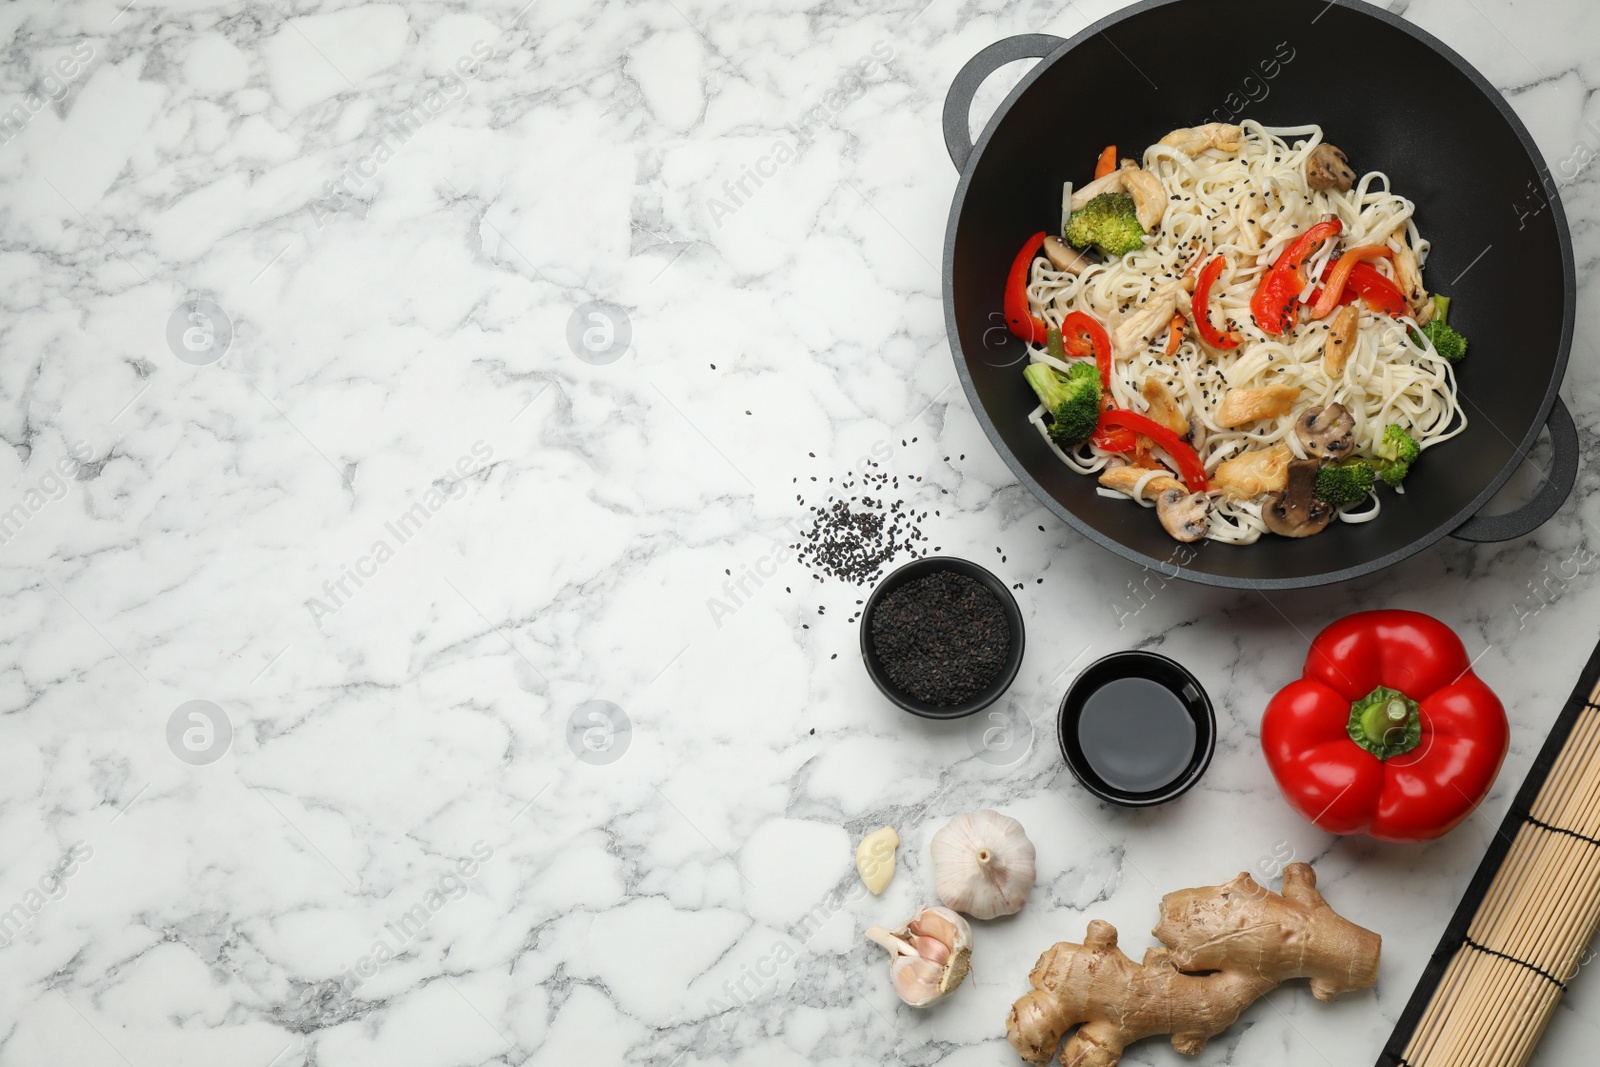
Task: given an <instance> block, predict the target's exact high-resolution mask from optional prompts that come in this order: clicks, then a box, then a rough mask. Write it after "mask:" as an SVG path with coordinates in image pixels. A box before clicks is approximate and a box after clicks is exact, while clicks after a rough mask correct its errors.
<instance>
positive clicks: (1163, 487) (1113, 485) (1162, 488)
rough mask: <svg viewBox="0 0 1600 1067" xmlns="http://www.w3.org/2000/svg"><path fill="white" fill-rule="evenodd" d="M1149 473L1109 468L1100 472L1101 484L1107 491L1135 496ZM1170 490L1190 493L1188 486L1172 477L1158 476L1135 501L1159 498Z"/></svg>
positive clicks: (1130, 469)
mask: <svg viewBox="0 0 1600 1067" xmlns="http://www.w3.org/2000/svg"><path fill="white" fill-rule="evenodd" d="M1149 473H1150V470H1149V468H1146V467H1107V468H1106V469H1105V470H1103V471H1101V472H1100V484H1101V485H1103V486H1105V487H1106V488H1107V489H1115V490H1116V491H1117V492H1119V493H1123V494H1125V495H1127V496H1134V489H1135V488H1136V487H1137V486H1138V484H1139V479H1140V478H1143V477H1144V476H1145V475H1147V474H1149ZM1169 489H1176V490H1178V492H1180V493H1187V492H1188V491H1189V487H1188V486H1186V485H1184V484H1183V483H1182V482H1180V481H1178V479H1176V478H1174V477H1173V476H1172V475H1170V474H1157V475H1156V476H1155V477H1154V478H1151V479H1150V480H1149V481H1148V482H1145V483H1144V492H1143V493H1142V494H1141V495H1140V496H1134V499H1135V500H1138V499H1141V497H1144V496H1159V495H1160V494H1162V493H1165V492H1167V491H1168V490H1169Z"/></svg>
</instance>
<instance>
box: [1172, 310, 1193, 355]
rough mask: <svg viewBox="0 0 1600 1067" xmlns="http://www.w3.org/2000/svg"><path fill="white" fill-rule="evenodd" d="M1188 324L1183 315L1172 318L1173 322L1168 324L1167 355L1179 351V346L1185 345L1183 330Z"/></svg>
mask: <svg viewBox="0 0 1600 1067" xmlns="http://www.w3.org/2000/svg"><path fill="white" fill-rule="evenodd" d="M1187 325H1188V322H1187V321H1186V320H1185V319H1184V317H1183V316H1182V315H1174V316H1172V321H1171V322H1169V323H1167V355H1169V356H1170V355H1172V354H1173V353H1175V352H1177V351H1178V346H1179V345H1181V344H1183V328H1184V327H1185V326H1187Z"/></svg>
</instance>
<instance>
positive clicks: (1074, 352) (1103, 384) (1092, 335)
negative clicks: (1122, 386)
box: [1061, 311, 1111, 392]
mask: <svg viewBox="0 0 1600 1067" xmlns="http://www.w3.org/2000/svg"><path fill="white" fill-rule="evenodd" d="M1061 342H1062V344H1064V345H1066V347H1067V355H1069V356H1075V357H1077V358H1079V359H1082V358H1083V357H1085V356H1090V355H1092V356H1094V363H1095V366H1096V367H1099V368H1100V388H1101V389H1104V390H1106V391H1107V392H1110V390H1111V335H1110V334H1108V333H1106V328H1105V327H1104V326H1102V325H1100V323H1099V322H1098V321H1097V320H1096V319H1095V317H1094V316H1093V315H1090V314H1089V313H1088V312H1085V311H1074V312H1071V313H1070V314H1068V315H1067V317H1066V318H1064V319H1062V320H1061Z"/></svg>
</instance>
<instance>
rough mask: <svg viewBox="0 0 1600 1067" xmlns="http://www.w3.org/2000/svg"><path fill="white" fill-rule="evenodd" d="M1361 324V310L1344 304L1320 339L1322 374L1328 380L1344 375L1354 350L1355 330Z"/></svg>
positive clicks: (1352, 305)
mask: <svg viewBox="0 0 1600 1067" xmlns="http://www.w3.org/2000/svg"><path fill="white" fill-rule="evenodd" d="M1360 322H1361V309H1360V308H1358V307H1356V305H1354V304H1346V305H1345V306H1344V307H1342V308H1340V309H1339V314H1337V315H1335V316H1334V317H1333V322H1332V323H1330V324H1329V325H1328V332H1327V333H1326V334H1325V335H1324V336H1323V338H1322V372H1323V373H1324V374H1326V375H1327V376H1328V377H1330V378H1337V377H1339V376H1340V375H1342V374H1344V365H1345V364H1346V363H1348V362H1349V361H1350V357H1351V356H1352V355H1354V354H1355V350H1356V328H1357V326H1359V325H1360Z"/></svg>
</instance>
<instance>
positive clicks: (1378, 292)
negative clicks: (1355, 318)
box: [1311, 263, 1411, 319]
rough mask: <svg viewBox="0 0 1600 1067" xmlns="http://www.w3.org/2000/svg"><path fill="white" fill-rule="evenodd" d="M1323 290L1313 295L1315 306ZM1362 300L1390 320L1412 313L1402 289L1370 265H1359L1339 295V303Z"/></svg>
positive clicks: (1312, 299) (1324, 278) (1327, 272)
mask: <svg viewBox="0 0 1600 1067" xmlns="http://www.w3.org/2000/svg"><path fill="white" fill-rule="evenodd" d="M1333 266H1334V265H1333V264H1332V263H1330V264H1328V269H1327V270H1325V271H1323V272H1322V277H1323V280H1325V281H1326V280H1327V278H1328V276H1329V275H1330V274H1332V273H1333ZM1321 294H1322V290H1321V289H1316V290H1313V291H1312V293H1311V302H1312V303H1313V304H1315V303H1316V302H1317V301H1318V300H1319V299H1321ZM1357 299H1360V300H1361V301H1362V302H1363V303H1365V304H1366V305H1367V307H1369V308H1371V309H1372V310H1373V311H1379V312H1382V313H1383V314H1385V315H1388V316H1389V317H1390V318H1395V319H1398V318H1400V317H1401V316H1402V315H1409V314H1410V313H1411V309H1410V307H1409V306H1408V305H1407V304H1406V296H1405V294H1404V293H1402V292H1401V291H1400V287H1399V286H1398V285H1396V284H1395V283H1394V282H1392V281H1390V280H1389V279H1388V278H1385V277H1384V276H1383V275H1382V274H1380V273H1379V272H1378V269H1377V268H1376V267H1374V266H1372V265H1371V264H1370V263H1357V264H1356V265H1355V267H1354V268H1353V269H1352V270H1351V271H1350V280H1349V281H1348V282H1346V283H1345V287H1344V292H1343V293H1340V294H1339V303H1341V304H1350V303H1354V302H1355V301H1356V300H1357Z"/></svg>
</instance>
